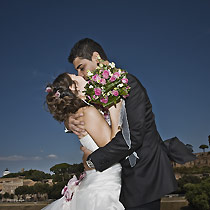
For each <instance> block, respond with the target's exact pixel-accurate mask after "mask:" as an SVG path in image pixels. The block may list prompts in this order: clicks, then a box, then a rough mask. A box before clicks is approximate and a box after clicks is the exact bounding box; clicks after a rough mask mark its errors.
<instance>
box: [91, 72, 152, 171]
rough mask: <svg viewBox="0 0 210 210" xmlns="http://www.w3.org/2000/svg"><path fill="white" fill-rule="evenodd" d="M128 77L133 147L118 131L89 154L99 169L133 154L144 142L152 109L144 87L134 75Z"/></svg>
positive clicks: (129, 115)
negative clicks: (146, 123)
mask: <svg viewBox="0 0 210 210" xmlns="http://www.w3.org/2000/svg"><path fill="white" fill-rule="evenodd" d="M128 79H129V85H130V87H131V90H130V96H129V97H128V98H127V99H126V111H127V118H128V124H129V128H130V137H131V148H130V149H129V148H128V146H127V144H126V142H125V140H124V138H123V135H122V132H121V131H120V132H118V133H117V135H116V136H115V137H114V138H113V139H112V140H111V142H109V143H108V144H107V145H106V146H104V147H101V148H99V149H98V150H96V151H95V152H93V153H92V154H91V155H90V156H89V159H91V161H92V162H93V164H94V167H95V168H96V170H98V171H103V170H105V169H107V168H109V167H110V166H112V165H113V164H114V163H117V162H119V161H120V160H122V159H124V158H125V157H127V156H128V155H130V154H132V153H133V152H134V151H135V150H136V149H138V148H139V147H141V145H142V142H143V138H144V134H145V126H146V125H145V116H146V114H147V112H148V111H150V110H146V103H147V100H148V98H147V94H146V92H145V89H144V87H143V86H142V85H141V84H140V82H139V81H138V80H137V79H136V78H135V77H134V76H132V75H128Z"/></svg>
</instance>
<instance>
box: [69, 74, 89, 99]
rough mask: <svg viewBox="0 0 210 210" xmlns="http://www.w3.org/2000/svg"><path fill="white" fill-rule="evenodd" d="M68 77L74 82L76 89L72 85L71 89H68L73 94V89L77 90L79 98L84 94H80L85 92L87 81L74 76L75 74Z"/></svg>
mask: <svg viewBox="0 0 210 210" xmlns="http://www.w3.org/2000/svg"><path fill="white" fill-rule="evenodd" d="M69 76H70V77H71V79H72V80H73V81H74V82H75V84H76V87H75V86H74V85H72V86H71V87H69V89H70V90H71V91H72V92H74V91H75V89H77V91H78V94H79V97H80V96H84V94H83V93H82V91H83V90H85V85H86V84H87V81H86V80H85V79H84V78H83V77H81V76H76V75H75V74H69Z"/></svg>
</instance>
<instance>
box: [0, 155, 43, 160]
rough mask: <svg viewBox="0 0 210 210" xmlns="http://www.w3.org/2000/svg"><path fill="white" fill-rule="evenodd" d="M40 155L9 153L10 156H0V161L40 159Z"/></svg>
mask: <svg viewBox="0 0 210 210" xmlns="http://www.w3.org/2000/svg"><path fill="white" fill-rule="evenodd" d="M41 159H42V157H39V156H33V157H27V156H22V155H11V156H3V157H1V156H0V161H23V160H41Z"/></svg>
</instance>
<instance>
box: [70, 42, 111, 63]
mask: <svg viewBox="0 0 210 210" xmlns="http://www.w3.org/2000/svg"><path fill="white" fill-rule="evenodd" d="M94 52H98V53H99V55H100V56H101V58H102V59H103V60H108V58H107V56H106V54H105V52H104V50H103V48H102V47H101V45H100V44H98V43H97V42H95V41H93V40H92V39H89V38H85V39H81V40H80V41H78V42H77V43H76V44H75V45H74V47H73V48H72V49H71V52H70V55H69V57H68V60H69V62H70V63H73V61H74V59H75V58H77V57H79V58H83V59H87V60H90V61H91V60H92V55H93V53H94Z"/></svg>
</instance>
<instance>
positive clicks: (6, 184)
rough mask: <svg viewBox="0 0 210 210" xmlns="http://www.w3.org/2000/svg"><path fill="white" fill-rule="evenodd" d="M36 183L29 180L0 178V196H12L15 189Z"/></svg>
mask: <svg viewBox="0 0 210 210" xmlns="http://www.w3.org/2000/svg"><path fill="white" fill-rule="evenodd" d="M35 183H36V182H34V181H33V180H31V179H23V178H19V177H14V178H0V194H4V193H6V192H7V193H9V194H14V193H15V189H16V188H18V187H20V186H23V185H27V186H33V185H34V184H35Z"/></svg>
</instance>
